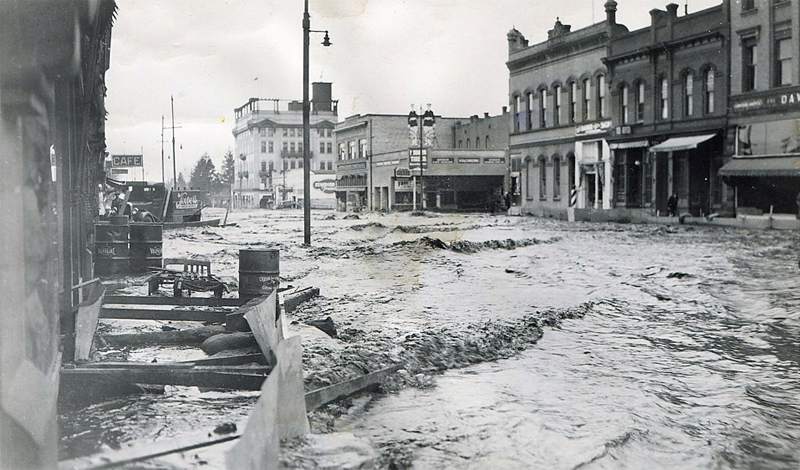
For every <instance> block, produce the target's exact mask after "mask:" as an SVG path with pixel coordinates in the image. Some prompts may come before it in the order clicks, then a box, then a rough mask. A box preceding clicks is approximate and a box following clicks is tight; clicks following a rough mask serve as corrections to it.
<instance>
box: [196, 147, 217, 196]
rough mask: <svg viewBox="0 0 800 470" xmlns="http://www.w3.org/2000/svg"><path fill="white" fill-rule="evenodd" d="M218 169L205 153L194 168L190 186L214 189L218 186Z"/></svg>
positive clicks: (200, 188)
mask: <svg viewBox="0 0 800 470" xmlns="http://www.w3.org/2000/svg"><path fill="white" fill-rule="evenodd" d="M217 178H218V177H217V169H216V168H215V167H214V162H213V161H211V157H209V156H208V154H207V153H204V154H203V156H202V157H200V159H199V160H197V163H196V164H195V166H194V169H192V173H191V175H190V176H189V186H191V187H192V188H194V189H199V190H201V191H209V192H211V191H214V190H215V189H216V188H217V184H218V183H217V181H218V180H217Z"/></svg>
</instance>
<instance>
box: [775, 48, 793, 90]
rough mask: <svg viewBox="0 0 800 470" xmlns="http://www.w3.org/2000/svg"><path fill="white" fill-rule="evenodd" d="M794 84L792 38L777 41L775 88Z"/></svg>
mask: <svg viewBox="0 0 800 470" xmlns="http://www.w3.org/2000/svg"><path fill="white" fill-rule="evenodd" d="M791 84H792V38H783V39H778V40H777V41H775V86H787V85H791Z"/></svg>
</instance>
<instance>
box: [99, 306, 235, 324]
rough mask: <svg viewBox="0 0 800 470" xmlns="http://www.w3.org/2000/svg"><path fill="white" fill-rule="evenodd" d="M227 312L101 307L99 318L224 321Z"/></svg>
mask: <svg viewBox="0 0 800 470" xmlns="http://www.w3.org/2000/svg"><path fill="white" fill-rule="evenodd" d="M227 315H228V312H227V311H225V310H161V309H146V308H114V307H105V306H104V307H103V308H102V309H101V310H100V318H115V319H125V320H170V321H202V322H213V323H225V319H226V317H227Z"/></svg>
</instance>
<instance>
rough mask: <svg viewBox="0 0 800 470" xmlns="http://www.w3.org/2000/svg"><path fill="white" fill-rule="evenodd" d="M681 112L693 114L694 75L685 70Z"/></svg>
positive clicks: (686, 114) (688, 114) (687, 114)
mask: <svg viewBox="0 0 800 470" xmlns="http://www.w3.org/2000/svg"><path fill="white" fill-rule="evenodd" d="M683 114H684V115H685V116H691V115H692V114H694V75H692V72H686V73H685V74H684V75H683Z"/></svg>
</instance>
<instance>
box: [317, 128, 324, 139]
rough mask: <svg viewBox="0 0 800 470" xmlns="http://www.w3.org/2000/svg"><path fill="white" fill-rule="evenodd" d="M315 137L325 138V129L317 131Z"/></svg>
mask: <svg viewBox="0 0 800 470" xmlns="http://www.w3.org/2000/svg"><path fill="white" fill-rule="evenodd" d="M317 135H318V136H320V137H325V129H317Z"/></svg>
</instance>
